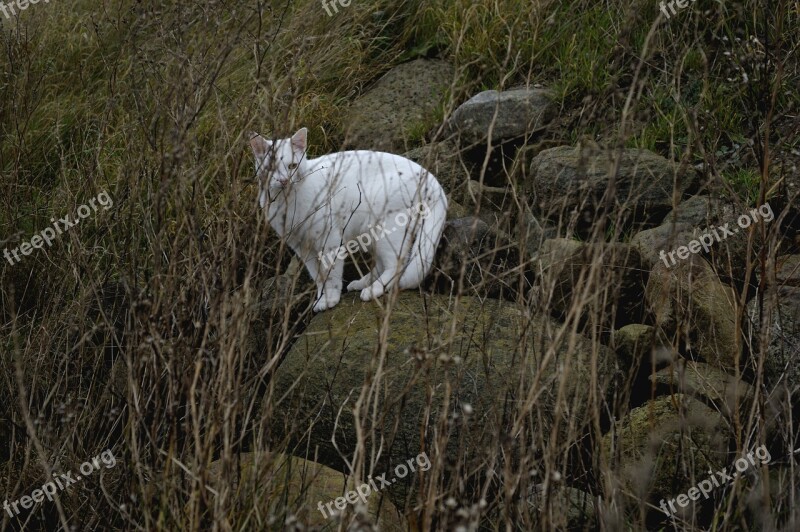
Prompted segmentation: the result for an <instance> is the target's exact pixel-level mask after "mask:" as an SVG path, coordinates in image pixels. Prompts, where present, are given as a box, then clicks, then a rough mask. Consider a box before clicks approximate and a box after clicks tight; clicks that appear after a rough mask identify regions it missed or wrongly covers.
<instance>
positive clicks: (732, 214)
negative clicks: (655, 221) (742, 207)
mask: <svg viewBox="0 0 800 532" xmlns="http://www.w3.org/2000/svg"><path fill="white" fill-rule="evenodd" d="M735 219H736V211H735V209H734V207H733V205H732V204H731V203H727V202H724V201H722V200H720V199H717V198H713V197H711V196H705V195H698V196H692V197H691V198H688V199H685V200H683V201H682V202H681V203H680V204H679V205H678V206H677V207H675V208H674V209H672V210H671V211H670V212H669V213H668V214H667V215H666V216H665V217H664V220H662V222H661V223H663V224H669V223H675V224H682V223H683V224H688V225H690V226H692V227H707V226H711V225H716V224H718V223H719V222H721V221H723V220H724V221H729V222H730V221H734V220H735Z"/></svg>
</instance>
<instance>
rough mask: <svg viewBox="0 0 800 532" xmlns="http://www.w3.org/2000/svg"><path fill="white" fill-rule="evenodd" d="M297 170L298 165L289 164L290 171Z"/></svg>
mask: <svg viewBox="0 0 800 532" xmlns="http://www.w3.org/2000/svg"><path fill="white" fill-rule="evenodd" d="M295 168H297V163H289V170H294V169H295Z"/></svg>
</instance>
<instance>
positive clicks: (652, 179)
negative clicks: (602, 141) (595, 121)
mask: <svg viewBox="0 0 800 532" xmlns="http://www.w3.org/2000/svg"><path fill="white" fill-rule="evenodd" d="M530 176H531V181H532V182H531V187H532V193H533V197H534V198H535V200H536V203H537V207H538V209H539V210H540V212H542V213H543V214H544V216H545V217H547V218H550V219H552V220H554V221H556V220H564V219H568V220H570V221H571V222H573V223H574V224H576V228H577V229H579V230H580V231H581V232H583V233H587V232H590V231H591V230H592V228H593V227H592V226H594V224H596V223H597V222H599V221H601V220H600V219H599V218H598V215H599V214H600V213H602V212H605V216H606V218H605V219H604V220H603V221H604V222H605V224H606V227H617V228H621V227H625V226H628V225H633V226H635V227H637V228H640V227H647V226H649V227H653V226H655V225H657V224H658V223H659V222H660V221H661V220H662V219H663V218H664V215H665V214H666V213H667V212H668V211H669V210H670V209H672V206H673V198H674V197H678V198H680V197H682V196H684V195H685V194H687V193H688V192H689V191H690V190H691V189H692V188H693V186H694V182H695V179H696V177H695V174H694V172H693V171H690V172H686V171H684V170H683V169H682V168H681V167H680V166H679V165H677V164H676V163H673V162H671V161H668V160H667V159H665V158H663V157H661V156H660V155H656V154H655V153H652V152H650V151H647V150H640V149H621V150H604V149H599V148H591V147H583V148H581V147H576V148H573V147H570V146H561V147H557V148H551V149H548V150H544V151H542V152H541V153H539V154H538V155H537V156H536V157H534V158H533V160H532V161H531V169H530Z"/></svg>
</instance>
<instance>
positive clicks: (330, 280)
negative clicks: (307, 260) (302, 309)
mask: <svg viewBox="0 0 800 532" xmlns="http://www.w3.org/2000/svg"><path fill="white" fill-rule="evenodd" d="M315 259H316V257H315ZM317 267H318V268H319V276H318V277H317V279H316V281H317V302H316V303H315V304H314V312H322V311H323V310H327V309H329V308H333V307H334V306H336V304H337V303H338V302H339V300H340V299H341V297H342V272H343V270H344V261H343V260H339V259H338V258H335V259H334V260H333V262H332V263H329V262H328V261H326V260H324V258H323V259H322V260H319V261H318V262H317Z"/></svg>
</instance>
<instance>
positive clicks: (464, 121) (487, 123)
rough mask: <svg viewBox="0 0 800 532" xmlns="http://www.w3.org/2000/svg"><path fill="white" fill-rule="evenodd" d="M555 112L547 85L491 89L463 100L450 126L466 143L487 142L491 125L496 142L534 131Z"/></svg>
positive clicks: (545, 122) (450, 129) (451, 130)
mask: <svg viewBox="0 0 800 532" xmlns="http://www.w3.org/2000/svg"><path fill="white" fill-rule="evenodd" d="M554 116H555V106H554V105H553V101H552V96H551V94H550V92H549V91H547V90H545V89H513V90H508V91H504V92H497V91H495V90H489V91H484V92H481V93H479V94H476V95H475V96H473V97H472V98H470V99H469V100H467V101H466V102H464V103H463V104H461V105H460V106H459V107H458V109H456V110H455V112H454V113H453V116H452V117H451V118H450V120H449V121H448V128H449V131H450V132H451V133H452V134H454V135H457V136H458V138H459V142H460V144H461V145H462V146H465V145H471V144H475V143H482V142H486V140H487V138H488V136H489V134H490V131H489V130H490V129H491V140H492V144H498V143H499V142H500V141H503V140H508V139H513V138H517V137H523V136H526V135H530V134H531V133H532V132H533V131H534V130H537V129H539V128H541V127H543V126H545V125H547V123H549V122H550V120H552V119H553V117H554Z"/></svg>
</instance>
